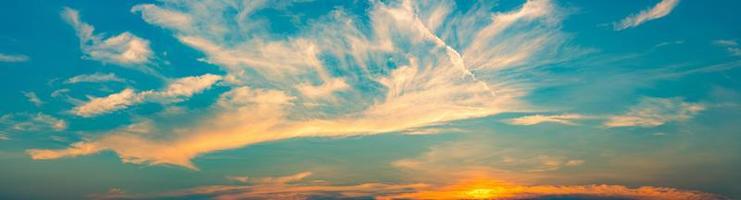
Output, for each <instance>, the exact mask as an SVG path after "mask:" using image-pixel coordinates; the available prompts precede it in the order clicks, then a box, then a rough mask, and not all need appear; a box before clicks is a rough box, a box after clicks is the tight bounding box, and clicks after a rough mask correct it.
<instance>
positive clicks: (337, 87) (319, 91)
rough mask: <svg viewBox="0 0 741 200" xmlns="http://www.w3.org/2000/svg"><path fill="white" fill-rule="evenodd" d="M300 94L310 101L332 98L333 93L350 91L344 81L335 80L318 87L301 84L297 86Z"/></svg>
mask: <svg viewBox="0 0 741 200" xmlns="http://www.w3.org/2000/svg"><path fill="white" fill-rule="evenodd" d="M296 89H298V91H299V92H301V94H302V95H304V96H305V97H308V98H310V99H317V98H323V97H325V98H326V97H331V95H332V93H334V92H338V91H343V90H347V89H350V86H348V85H347V83H346V82H345V80H344V79H341V78H335V79H331V80H329V81H328V82H326V83H323V84H321V85H318V86H314V85H311V84H307V83H304V84H300V85H298V86H296Z"/></svg>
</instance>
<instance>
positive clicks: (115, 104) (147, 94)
mask: <svg viewBox="0 0 741 200" xmlns="http://www.w3.org/2000/svg"><path fill="white" fill-rule="evenodd" d="M219 80H221V76H218V75H213V74H204V75H201V76H192V77H185V78H180V79H176V80H173V81H170V83H169V84H168V85H167V87H166V88H164V89H163V90H161V91H154V90H147V91H142V92H136V91H134V89H131V88H126V89H124V90H122V91H121V92H118V93H115V94H111V95H108V96H105V97H93V98H91V99H90V100H89V101H88V102H85V103H83V104H81V105H78V106H76V107H75V108H73V109H72V113H73V114H75V115H77V116H82V117H92V116H96V115H100V114H104V113H109V112H113V111H116V110H121V109H124V108H126V107H129V106H131V105H134V104H138V103H142V102H144V101H158V102H165V103H166V102H179V101H182V98H187V97H191V96H193V95H194V94H196V93H199V92H202V91H203V90H206V89H208V88H210V87H211V86H212V85H213V84H215V83H216V82H217V81H219Z"/></svg>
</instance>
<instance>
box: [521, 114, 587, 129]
mask: <svg viewBox="0 0 741 200" xmlns="http://www.w3.org/2000/svg"><path fill="white" fill-rule="evenodd" d="M585 118H588V117H587V116H584V115H580V114H563V115H530V116H523V117H519V118H515V119H511V120H509V121H508V122H509V123H510V124H514V125H526V126H527V125H535V124H540V123H546V122H551V123H559V124H566V125H575V124H576V123H574V120H579V119H585Z"/></svg>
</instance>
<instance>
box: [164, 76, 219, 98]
mask: <svg viewBox="0 0 741 200" xmlns="http://www.w3.org/2000/svg"><path fill="white" fill-rule="evenodd" d="M221 79H222V77H221V76H219V75H214V74H204V75H200V76H190V77H184V78H179V79H176V80H174V81H171V82H170V83H169V84H168V85H167V87H166V88H165V89H164V90H162V91H159V92H156V93H154V94H153V95H154V96H160V97H164V98H174V99H178V100H175V101H180V100H179V98H183V97H190V96H193V95H194V94H197V93H200V92H202V91H204V90H206V89H208V88H210V87H211V86H212V85H214V84H215V83H216V82H218V81H220V80H221Z"/></svg>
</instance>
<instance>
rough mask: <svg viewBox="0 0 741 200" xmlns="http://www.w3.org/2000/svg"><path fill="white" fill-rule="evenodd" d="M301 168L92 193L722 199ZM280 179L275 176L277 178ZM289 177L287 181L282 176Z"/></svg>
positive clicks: (661, 190) (651, 190) (665, 191)
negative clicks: (349, 179)
mask: <svg viewBox="0 0 741 200" xmlns="http://www.w3.org/2000/svg"><path fill="white" fill-rule="evenodd" d="M309 175H311V173H310V172H303V173H299V174H295V175H290V176H285V177H268V178H263V179H262V180H261V181H257V182H254V183H247V185H209V186H201V187H195V188H189V189H184V190H177V191H170V192H162V193H154V194H133V193H126V192H123V191H122V190H120V189H115V190H111V191H110V192H108V193H106V194H97V195H93V197H94V198H97V199H151V198H188V197H208V198H211V199H274V198H281V199H357V198H360V199H366V198H368V199H548V198H579V199H582V198H584V199H586V198H588V199H656V200H669V199H692V200H714V199H724V198H723V197H720V196H716V195H713V194H708V193H703V192H697V191H691V190H680V189H674V188H666V187H651V186H644V187H638V188H629V187H626V186H621V185H520V184H513V183H507V182H502V181H498V180H496V179H491V178H488V177H477V178H474V179H463V180H453V181H451V183H448V184H424V183H414V184H384V183H361V184H357V185H337V184H332V183H329V182H326V181H313V182H310V181H309V180H305V179H306V178H308V176H309ZM276 180H277V181H276ZM284 180H288V181H284Z"/></svg>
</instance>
